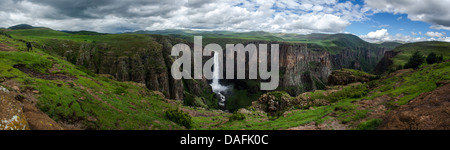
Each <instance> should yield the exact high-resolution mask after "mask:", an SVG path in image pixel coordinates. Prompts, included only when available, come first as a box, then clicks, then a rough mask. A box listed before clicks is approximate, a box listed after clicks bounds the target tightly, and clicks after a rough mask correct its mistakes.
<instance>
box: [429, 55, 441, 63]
mask: <svg viewBox="0 0 450 150" xmlns="http://www.w3.org/2000/svg"><path fill="white" fill-rule="evenodd" d="M438 61H439V58H438V57H437V56H436V54H435V53H433V52H431V53H430V54H428V56H427V63H428V64H434V63H437V62H438Z"/></svg>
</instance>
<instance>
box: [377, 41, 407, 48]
mask: <svg viewBox="0 0 450 150" xmlns="http://www.w3.org/2000/svg"><path fill="white" fill-rule="evenodd" d="M402 44H403V43H400V42H383V43H380V44H378V46H380V47H385V48H396V47H397V46H400V45H402Z"/></svg>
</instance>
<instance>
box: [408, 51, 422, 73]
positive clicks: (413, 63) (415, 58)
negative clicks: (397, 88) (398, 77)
mask: <svg viewBox="0 0 450 150" xmlns="http://www.w3.org/2000/svg"><path fill="white" fill-rule="evenodd" d="M424 62H425V61H424V57H423V56H422V55H420V53H419V51H416V52H415V53H414V54H413V55H412V56H411V58H409V61H408V63H406V64H405V67H404V68H405V69H408V68H414V69H417V68H419V66H420V65H421V64H423V63H424Z"/></svg>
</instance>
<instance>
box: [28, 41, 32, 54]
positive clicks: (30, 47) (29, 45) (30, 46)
mask: <svg viewBox="0 0 450 150" xmlns="http://www.w3.org/2000/svg"><path fill="white" fill-rule="evenodd" d="M30 50H31V51H32V50H33V45H31V43H30V42H27V51H28V52H30Z"/></svg>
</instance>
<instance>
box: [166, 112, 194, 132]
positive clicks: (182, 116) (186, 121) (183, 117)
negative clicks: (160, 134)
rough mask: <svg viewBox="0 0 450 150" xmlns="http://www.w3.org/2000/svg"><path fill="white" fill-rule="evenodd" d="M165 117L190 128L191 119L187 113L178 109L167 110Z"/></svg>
mask: <svg viewBox="0 0 450 150" xmlns="http://www.w3.org/2000/svg"><path fill="white" fill-rule="evenodd" d="M166 117H167V118H168V119H169V120H170V121H173V122H175V123H178V124H179V125H182V126H184V127H186V128H188V129H190V128H191V127H192V117H191V115H189V114H188V113H185V112H183V111H181V110H179V109H169V110H167V111H166Z"/></svg>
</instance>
